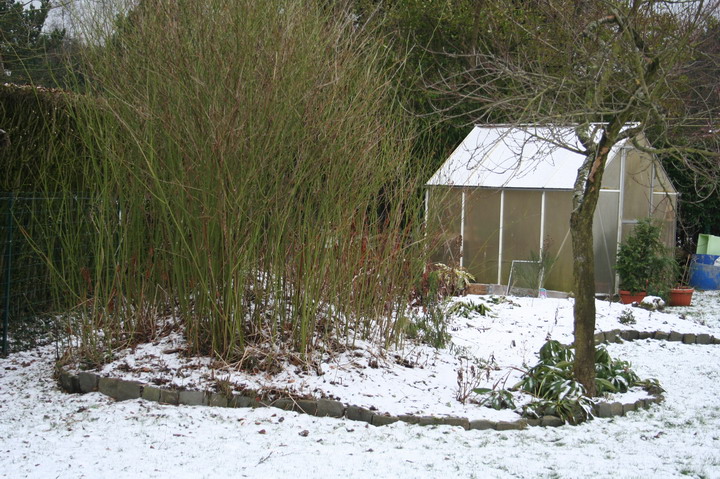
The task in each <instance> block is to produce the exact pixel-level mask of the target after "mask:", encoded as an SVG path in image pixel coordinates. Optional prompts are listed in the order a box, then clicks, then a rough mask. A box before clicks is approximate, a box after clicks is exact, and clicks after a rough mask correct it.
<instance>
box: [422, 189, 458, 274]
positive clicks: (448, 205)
mask: <svg viewBox="0 0 720 479" xmlns="http://www.w3.org/2000/svg"><path fill="white" fill-rule="evenodd" d="M427 191H428V218H427V233H428V238H427V239H428V244H429V245H430V251H432V252H433V253H432V254H431V255H430V261H431V262H434V263H445V264H448V265H459V264H460V242H461V241H460V240H461V239H460V218H461V202H462V191H461V190H460V189H458V188H428V190H427Z"/></svg>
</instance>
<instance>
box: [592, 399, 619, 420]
mask: <svg viewBox="0 0 720 479" xmlns="http://www.w3.org/2000/svg"><path fill="white" fill-rule="evenodd" d="M622 414H623V405H622V404H621V403H619V402H614V403H606V402H601V403H600V404H598V405H597V413H596V414H595V415H596V416H597V417H613V416H622Z"/></svg>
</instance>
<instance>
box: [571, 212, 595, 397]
mask: <svg viewBox="0 0 720 479" xmlns="http://www.w3.org/2000/svg"><path fill="white" fill-rule="evenodd" d="M587 199H588V198H586V201H587ZM595 203H597V199H595ZM594 213H595V205H592V208H591V207H590V205H588V204H587V203H583V205H582V206H581V207H580V208H577V209H574V210H573V212H572V214H571V215H570V232H571V234H572V245H573V255H574V256H575V261H574V263H573V276H574V280H575V306H574V313H575V318H574V327H575V365H574V374H575V379H576V380H577V381H579V382H580V383H581V384H582V385H583V386H584V387H585V391H586V393H587V395H588V396H591V397H592V396H595V395H596V394H597V390H596V387H595V253H594V250H593V232H592V226H593V216H594Z"/></svg>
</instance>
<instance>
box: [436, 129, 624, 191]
mask: <svg viewBox="0 0 720 479" xmlns="http://www.w3.org/2000/svg"><path fill="white" fill-rule="evenodd" d="M625 142H627V140H625V141H623V142H621V143H618V144H617V145H615V147H613V151H611V152H610V156H609V158H610V161H612V159H613V157H614V156H615V153H616V152H617V150H619V148H620V147H622V146H623V145H624V144H625ZM560 145H562V146H560ZM573 149H574V150H573ZM582 150H583V148H582V146H581V145H580V143H579V141H578V140H577V137H576V135H575V130H574V128H573V127H560V126H557V127H555V126H550V127H536V126H521V127H519V126H476V127H475V128H474V129H473V130H472V131H471V132H470V134H469V135H468V136H467V137H466V138H465V139H464V140H463V142H462V143H461V144H460V146H458V147H457V148H456V149H455V151H454V152H453V153H452V154H451V155H450V157H449V158H448V159H447V161H445V163H444V164H443V165H442V166H441V167H440V169H439V170H438V171H437V172H435V174H434V175H433V176H432V178H430V180H429V181H428V182H427V185H429V186H467V187H484V188H532V189H560V190H571V189H573V186H574V184H575V178H576V176H577V170H578V168H579V167H580V165H581V164H582V161H583V159H584V158H585V156H584V155H583V154H582V153H580V151H582Z"/></svg>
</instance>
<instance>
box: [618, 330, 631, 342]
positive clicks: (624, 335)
mask: <svg viewBox="0 0 720 479" xmlns="http://www.w3.org/2000/svg"><path fill="white" fill-rule="evenodd" d="M631 336H632V331H631V330H629V329H625V330H623V331H620V337H621V338H622V339H623V340H625V341H630V340H631V339H630V338H631Z"/></svg>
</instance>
